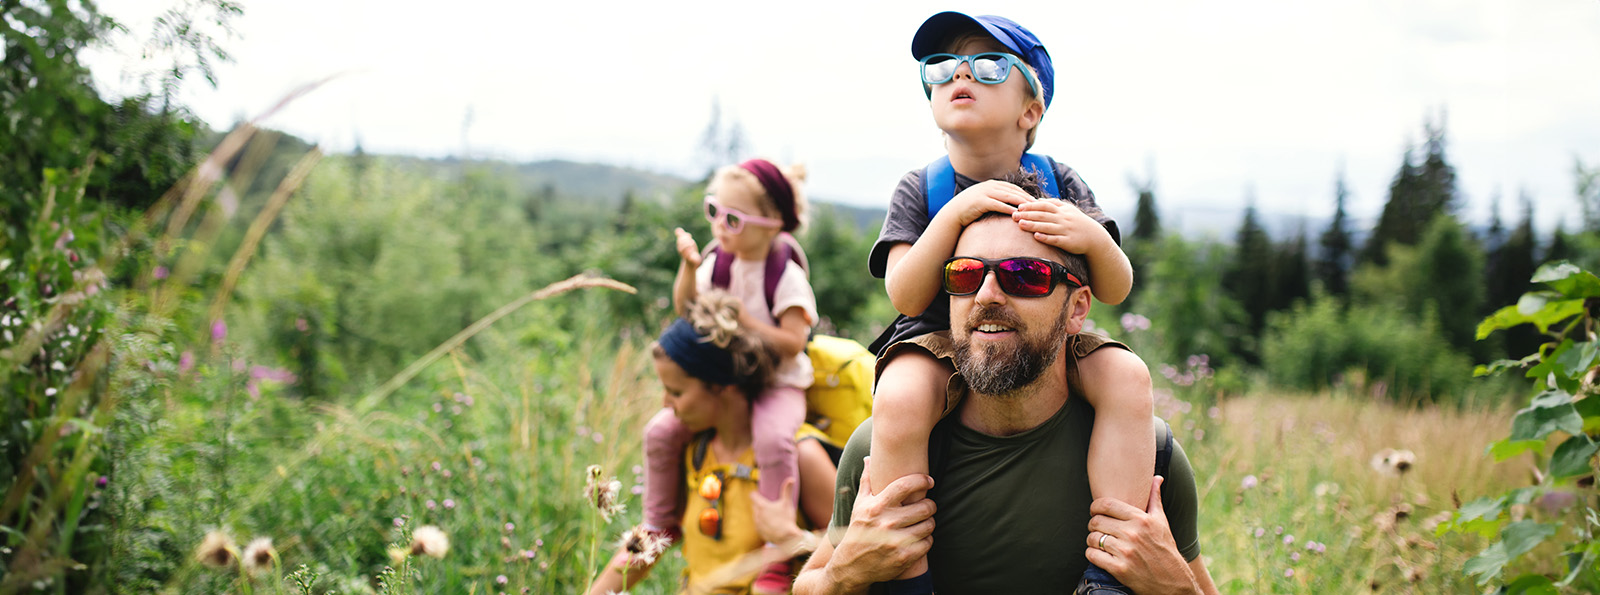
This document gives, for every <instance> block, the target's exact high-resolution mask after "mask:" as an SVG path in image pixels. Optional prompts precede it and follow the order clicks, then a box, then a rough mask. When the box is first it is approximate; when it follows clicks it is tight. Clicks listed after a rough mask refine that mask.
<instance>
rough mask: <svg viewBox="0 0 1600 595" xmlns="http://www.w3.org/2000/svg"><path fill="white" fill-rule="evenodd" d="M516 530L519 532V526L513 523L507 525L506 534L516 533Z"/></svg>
mask: <svg viewBox="0 0 1600 595" xmlns="http://www.w3.org/2000/svg"><path fill="white" fill-rule="evenodd" d="M516 530H517V526H516V525H513V524H511V523H506V533H510V532H512V531H516Z"/></svg>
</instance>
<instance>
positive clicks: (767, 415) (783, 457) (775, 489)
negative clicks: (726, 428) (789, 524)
mask: <svg viewBox="0 0 1600 595" xmlns="http://www.w3.org/2000/svg"><path fill="white" fill-rule="evenodd" d="M805 421H806V393H805V391H803V390H800V389H798V388H794V387H790V386H774V387H772V388H768V389H767V390H766V391H765V392H763V393H761V396H760V397H758V398H756V400H755V403H752V404H751V407H750V434H751V441H752V444H751V447H752V448H753V449H754V450H755V451H756V466H758V467H760V468H761V479H760V480H759V481H758V482H757V484H756V489H757V491H759V492H761V496H762V497H764V498H766V499H768V500H777V499H778V498H779V497H780V496H781V495H782V494H780V493H779V491H780V490H782V489H783V482H784V481H785V480H787V479H789V478H794V477H798V476H799V472H800V471H799V467H800V465H799V450H798V449H796V448H795V444H794V434H795V432H797V431H799V430H800V424H802V423H805ZM791 498H793V495H791Z"/></svg>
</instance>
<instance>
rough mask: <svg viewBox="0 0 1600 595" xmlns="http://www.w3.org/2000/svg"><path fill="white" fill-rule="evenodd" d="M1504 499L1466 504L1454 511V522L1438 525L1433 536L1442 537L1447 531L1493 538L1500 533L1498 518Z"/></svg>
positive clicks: (1482, 499)
mask: <svg viewBox="0 0 1600 595" xmlns="http://www.w3.org/2000/svg"><path fill="white" fill-rule="evenodd" d="M1505 509H1506V498H1505V496H1500V497H1498V498H1479V499H1477V500H1473V501H1471V502H1468V503H1467V504H1466V505H1465V506H1462V507H1461V510H1458V511H1456V515H1455V520H1453V521H1450V522H1446V523H1440V524H1439V527H1438V528H1437V529H1435V530H1434V535H1435V536H1440V535H1444V534H1445V532H1447V531H1455V532H1458V533H1476V534H1478V535H1479V536H1482V537H1483V538H1484V539H1490V538H1493V537H1494V536H1495V535H1496V534H1498V533H1499V532H1500V516H1501V515H1502V514H1503V513H1504V512H1505Z"/></svg>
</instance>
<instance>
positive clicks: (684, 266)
mask: <svg viewBox="0 0 1600 595" xmlns="http://www.w3.org/2000/svg"><path fill="white" fill-rule="evenodd" d="M672 233H673V234H674V235H676V236H678V275H677V276H676V277H673V279H672V309H673V311H675V312H676V313H677V314H678V316H683V315H684V313H685V312H687V311H688V309H689V302H692V301H694V298H696V297H699V292H698V291H696V290H695V287H694V273H695V270H696V269H699V268H700V247H699V246H698V245H697V244H695V241H694V236H692V235H689V232H687V231H684V230H683V228H682V227H679V228H675V229H673V230H672Z"/></svg>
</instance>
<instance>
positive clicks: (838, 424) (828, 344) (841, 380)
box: [806, 335, 876, 447]
mask: <svg viewBox="0 0 1600 595" xmlns="http://www.w3.org/2000/svg"><path fill="white" fill-rule="evenodd" d="M806 355H807V356H808V357H810V358H811V368H812V370H813V371H814V372H815V374H816V377H815V378H814V379H813V380H812V382H811V388H808V389H806V422H808V423H810V424H811V425H813V426H816V427H817V429H819V430H822V432H823V433H824V434H827V435H828V439H829V440H832V441H833V442H834V443H835V444H837V445H839V446H841V447H843V446H844V443H845V442H848V441H849V440H850V433H851V432H854V431H856V426H859V425H861V422H863V421H865V420H866V419H867V418H869V417H872V372H873V366H874V365H875V364H876V359H875V358H874V357H873V356H872V352H870V351H867V348H865V347H862V346H861V344H860V343H857V342H855V341H852V340H850V339H846V338H843V337H830V336H828V335H816V336H813V337H812V338H811V342H810V343H807V344H806Z"/></svg>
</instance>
